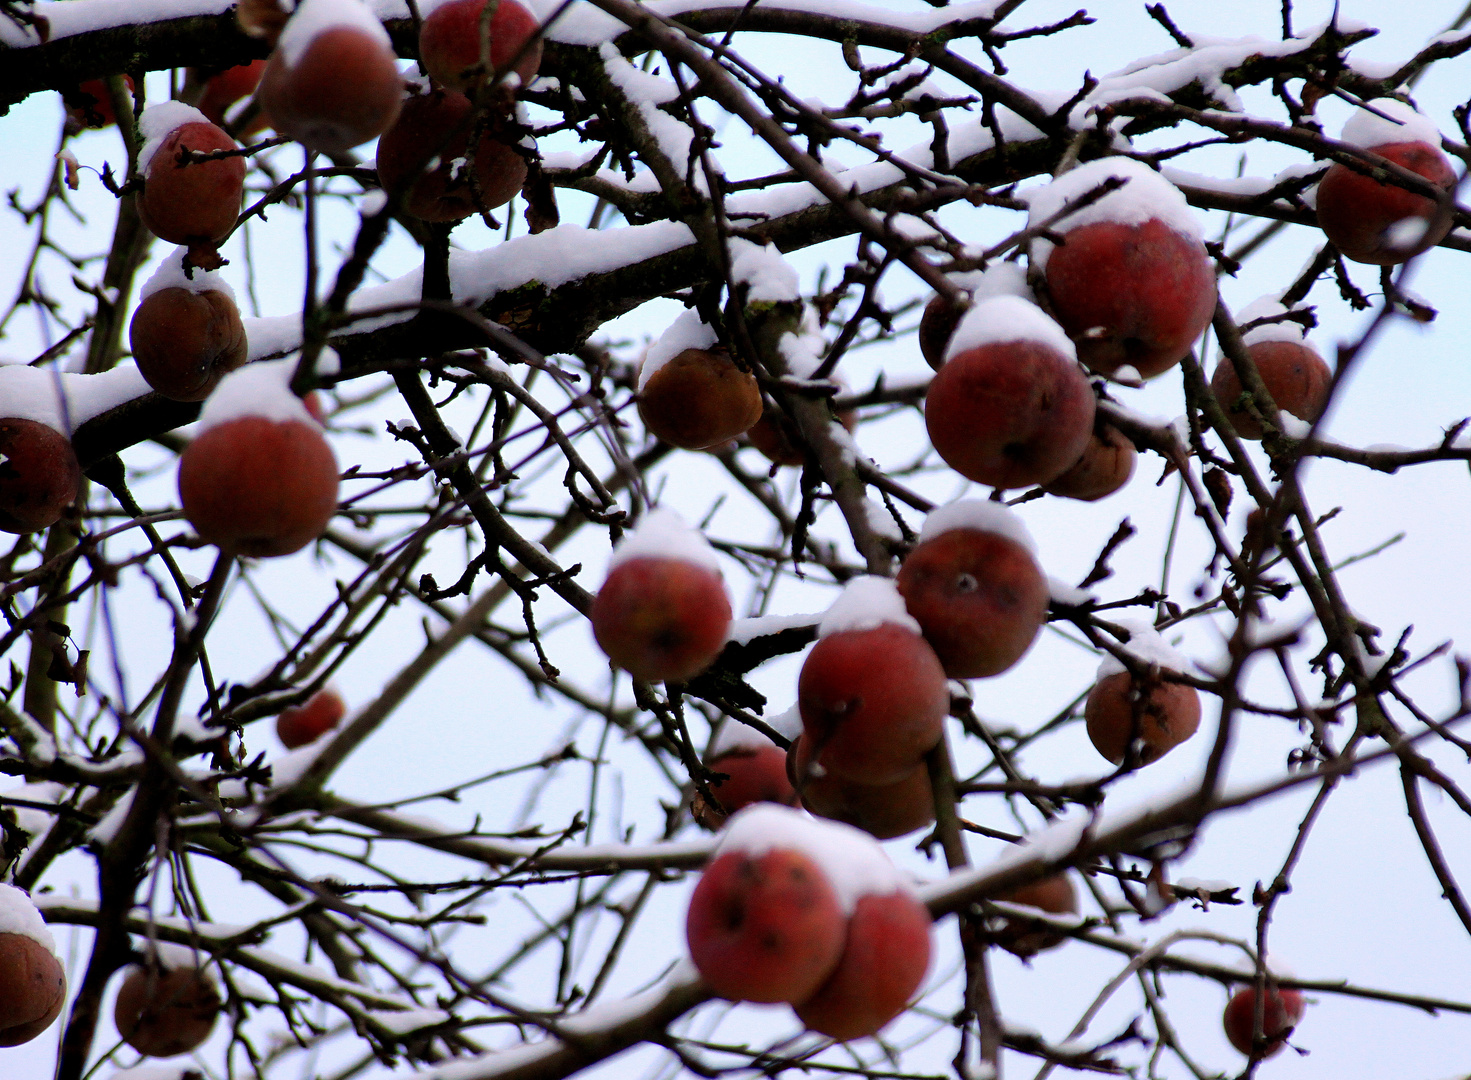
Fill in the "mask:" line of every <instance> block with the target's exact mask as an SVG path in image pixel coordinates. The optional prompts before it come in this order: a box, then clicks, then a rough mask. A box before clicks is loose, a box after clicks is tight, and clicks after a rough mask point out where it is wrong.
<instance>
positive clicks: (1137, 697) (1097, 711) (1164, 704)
mask: <svg viewBox="0 0 1471 1080" xmlns="http://www.w3.org/2000/svg"><path fill="white" fill-rule="evenodd" d="M1083 717H1084V720H1085V721H1086V723H1087V726H1088V738H1089V739H1091V740H1092V741H1093V745H1094V747H1095V748H1097V750H1098V752H1099V753H1100V754H1102V755H1103V756H1104V757H1105V758H1107V759H1108V760H1109V761H1111V762H1113V763H1114V764H1115V765H1120V764H1122V763H1123V761H1124V755H1125V754H1126V753H1127V752H1128V751H1129V748H1130V747H1131V746H1134V745H1137V746H1138V747H1139V764H1141V765H1148V764H1149V763H1150V762H1151V761H1155V760H1157V759H1158V758H1161V757H1163V756H1164V755H1165V754H1167V753H1168V752H1169V751H1171V750H1173V749H1174V748H1175V747H1176V746H1179V745H1180V744H1181V743H1182V742H1184V741H1185V740H1186V739H1188V738H1190V736H1192V735H1194V734H1195V731H1196V729H1197V728H1198V727H1200V695H1199V694H1198V693H1196V691H1195V687H1193V686H1186V685H1185V684H1184V683H1177V682H1164V681H1163V680H1158V681H1153V682H1146V683H1143V684H1141V683H1139V682H1137V681H1136V680H1135V679H1134V676H1133V675H1132V674H1130V673H1129V672H1127V671H1119V672H1115V673H1114V674H1112V675H1106V676H1104V677H1103V678H1100V679H1099V680H1098V682H1097V683H1095V684H1094V686H1093V689H1092V690H1090V691H1089V692H1088V701H1087V704H1086V705H1085V706H1084V708H1083Z"/></svg>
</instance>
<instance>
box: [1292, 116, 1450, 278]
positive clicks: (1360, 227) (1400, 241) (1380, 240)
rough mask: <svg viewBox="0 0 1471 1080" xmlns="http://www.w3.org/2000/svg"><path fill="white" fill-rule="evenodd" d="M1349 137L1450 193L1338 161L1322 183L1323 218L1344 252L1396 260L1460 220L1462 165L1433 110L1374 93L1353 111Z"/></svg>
mask: <svg viewBox="0 0 1471 1080" xmlns="http://www.w3.org/2000/svg"><path fill="white" fill-rule="evenodd" d="M1343 141H1344V142H1346V143H1348V144H1349V145H1350V146H1354V147H1357V148H1358V149H1360V150H1367V151H1369V152H1370V153H1373V154H1378V155H1379V156H1380V157H1382V158H1387V159H1388V160H1389V161H1392V162H1393V163H1394V164H1396V165H1399V166H1401V167H1402V168H1405V169H1408V170H1409V171H1410V172H1412V173H1415V174H1416V175H1417V176H1423V177H1424V178H1425V179H1426V180H1428V181H1430V183H1431V184H1433V185H1434V186H1435V187H1437V188H1440V189H1441V190H1442V191H1444V192H1446V193H1447V195H1446V198H1444V199H1432V198H1430V197H1429V196H1427V195H1422V194H1420V193H1419V192H1415V191H1409V190H1407V189H1406V188H1403V187H1400V186H1399V185H1398V184H1395V183H1393V182H1391V181H1389V180H1386V179H1380V178H1379V177H1376V176H1372V175H1369V174H1368V173H1367V172H1360V171H1359V170H1357V169H1353V168H1350V167H1349V166H1347V165H1344V164H1343V163H1342V162H1337V163H1335V164H1334V165H1333V166H1332V167H1330V168H1329V170H1328V172H1327V173H1326V174H1325V175H1324V176H1323V179H1322V180H1321V181H1319V183H1318V190H1317V210H1318V226H1319V228H1321V229H1322V230H1323V233H1324V235H1326V236H1327V237H1328V239H1329V240H1332V241H1333V245H1334V246H1335V247H1336V248H1338V250H1339V251H1340V252H1342V253H1343V255H1344V256H1345V257H1347V258H1350V259H1353V260H1354V261H1355V262H1361V263H1369V264H1370V265H1374V266H1393V265H1395V264H1397V263H1402V262H1404V261H1405V260H1406V259H1409V258H1410V257H1411V256H1414V255H1418V254H1420V252H1422V251H1425V250H1427V249H1428V248H1432V247H1434V246H1435V245H1436V244H1438V243H1440V242H1441V241H1442V240H1443V239H1445V236H1446V234H1447V233H1448V232H1450V230H1451V225H1452V224H1453V222H1454V208H1455V202H1454V200H1453V199H1451V198H1450V195H1449V193H1450V192H1451V191H1453V190H1454V189H1455V187H1456V173H1455V170H1453V169H1452V168H1451V163H1450V161H1449V159H1447V157H1446V156H1445V154H1444V153H1443V152H1442V151H1441V149H1440V131H1439V129H1437V128H1436V126H1435V124H1434V123H1433V122H1432V121H1431V120H1430V119H1429V117H1427V116H1425V115H1423V114H1422V113H1420V112H1417V111H1416V110H1415V109H1414V108H1413V107H1412V106H1410V105H1407V104H1405V103H1404V102H1402V101H1398V100H1396V99H1395V98H1375V99H1374V100H1373V101H1370V102H1368V104H1367V106H1366V107H1365V108H1362V109H1356V110H1355V111H1354V114H1353V116H1352V117H1350V118H1349V121H1348V123H1347V124H1345V125H1344V128H1343Z"/></svg>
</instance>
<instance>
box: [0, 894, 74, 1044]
mask: <svg viewBox="0 0 1471 1080" xmlns="http://www.w3.org/2000/svg"><path fill="white" fill-rule="evenodd" d="M0 926H3V927H4V929H3V930H0V1046H19V1045H20V1044H21V1043H27V1042H30V1041H31V1040H32V1039H34V1038H35V1037H36V1036H37V1035H40V1034H41V1033H42V1032H43V1031H45V1030H46V1029H47V1028H48V1027H50V1026H51V1024H52V1022H53V1021H55V1019H56V1018H57V1016H59V1015H60V1013H61V1007H62V1005H64V1004H65V1003H66V972H65V970H64V969H63V968H62V966H61V961H60V959H58V958H57V955H56V942H55V940H54V939H53V938H52V937H51V932H50V930H48V929H47V928H46V923H45V921H44V920H43V919H42V918H41V913H40V912H39V911H37V910H36V906H35V905H34V904H33V903H31V898H30V897H29V896H27V895H26V894H25V893H24V892H22V891H21V890H20V889H17V888H16V887H15V886H13V885H0Z"/></svg>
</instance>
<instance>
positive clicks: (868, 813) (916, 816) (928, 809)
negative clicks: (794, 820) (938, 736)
mask: <svg viewBox="0 0 1471 1080" xmlns="http://www.w3.org/2000/svg"><path fill="white" fill-rule="evenodd" d="M787 776H788V777H789V778H790V779H791V780H792V782H793V784H794V785H795V786H796V788H797V790H798V791H800V793H801V799H802V805H803V807H805V808H806V809H807V811H808V812H809V813H812V814H815V815H817V816H818V817H822V818H828V819H829V820H831V821H841V822H843V824H845V825H852V826H853V827H854V828H855V829H862V830H863V831H864V832H866V833H868V834H869V835H870V836H873V837H875V838H876V839H879V840H892V839H893V838H894V837H896V836H904V835H905V834H907V833H912V832H914V831H915V830H916V829H923V828H924V827H925V826H927V825H930V824H933V823H934V820H935V796H934V791H933V789H932V788H931V787H930V774H929V769H928V768H926V766H925V765H924V764H923V763H921V764H919V765H916V766H915V767H914V768H913V769H911V770H910V771H909V772H908V773H906V774H905V776H904V777H903V779H901V780H899V781H897V782H895V783H893V784H883V785H873V784H858V783H854V782H853V781H851V780H843V779H841V778H840V777H837V776H834V775H832V774H831V773H827V772H823V774H822V775H820V776H819V775H817V774H816V773H815V772H814V770H812V768H811V759H810V756H809V755H808V754H807V753H806V752H805V751H804V749H803V740H802V737H801V736H798V737H797V738H796V739H794V740H793V741H792V745H791V747H790V748H789V749H788V750H787Z"/></svg>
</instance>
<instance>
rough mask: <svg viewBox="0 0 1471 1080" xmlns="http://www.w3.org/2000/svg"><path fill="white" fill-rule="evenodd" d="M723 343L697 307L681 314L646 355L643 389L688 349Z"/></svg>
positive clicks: (640, 378) (640, 381)
mask: <svg viewBox="0 0 1471 1080" xmlns="http://www.w3.org/2000/svg"><path fill="white" fill-rule="evenodd" d="M719 340H720V339H719V338H718V337H717V336H716V334H715V331H714V329H712V328H711V327H710V326H709V325H708V324H707V323H706V322H705V321H704V320H703V319H701V318H700V313H699V312H698V311H696V310H695V309H694V308H690V309H689V310H688V311H684V312H681V313H680V316H679V318H677V319H675V320H674V322H673V323H671V324H670V326H669V329H668V330H665V331H664V333H663V335H662V336H660V338H659V340H658V341H656V342H654V344H652V345H650V346H649V351H648V352H647V353H645V354H644V362H643V364H642V365H641V366H640V367H639V370H638V388H639V390H640V391H642V390H643V388H644V387H645V386H647V385H648V383H649V379H650V378H652V377H653V374H654V372H656V371H658V370H659V369H660V368H661V367H663V366H664V365H665V364H667V363H669V361H671V360H673V359H674V358H675V357H676V356H678V355H679V354H680V353H682V352H684V351H685V350H686V349H708V348H710V346H712V345H714V344H716V343H718V342H719Z"/></svg>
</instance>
